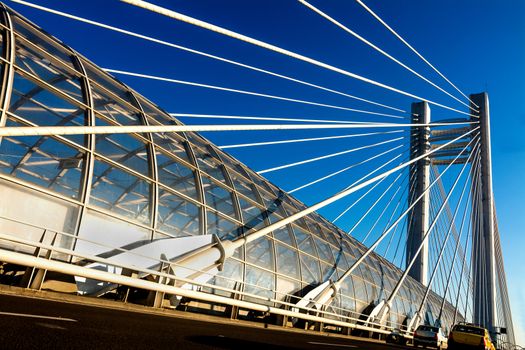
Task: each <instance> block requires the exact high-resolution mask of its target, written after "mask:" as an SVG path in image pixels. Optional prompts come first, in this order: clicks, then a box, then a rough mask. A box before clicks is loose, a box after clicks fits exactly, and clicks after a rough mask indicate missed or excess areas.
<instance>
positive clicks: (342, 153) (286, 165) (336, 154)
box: [257, 136, 405, 175]
mask: <svg viewBox="0 0 525 350" xmlns="http://www.w3.org/2000/svg"><path fill="white" fill-rule="evenodd" d="M404 138H405V137H404V136H402V137H397V138H395V139H390V140H386V141H381V142H376V143H374V144H371V145H366V146H360V147H356V148H352V149H347V150H344V151H341V152H335V153H330V154H326V155H324V156H320V157H314V158H310V159H305V160H301V161H298V162H293V163H288V164H284V165H280V166H277V167H273V168H268V169H264V170H259V171H257V174H260V175H261V174H266V173H270V172H273V171H277V170H283V169H288V168H292V167H295V166H298V165H303V164H307V163H312V162H317V161H319V160H324V159H328V158H333V157H337V156H341V155H344V154H348V153H353V152H357V151H361V150H364V149H368V148H373V147H377V146H381V145H386V144H388V143H392V142H396V141H400V140H403V139H404Z"/></svg>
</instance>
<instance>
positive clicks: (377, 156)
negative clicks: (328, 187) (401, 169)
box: [287, 145, 405, 194]
mask: <svg viewBox="0 0 525 350" xmlns="http://www.w3.org/2000/svg"><path fill="white" fill-rule="evenodd" d="M403 146H405V145H399V146H397V147H394V148H391V149H389V150H387V151H384V152H381V153H379V154H376V155H375V156H372V157H369V158H367V159H365V160H362V161H360V162H357V163H354V164H352V165H349V166H347V167H345V168H343V169H340V170H337V171H335V172H333V173H330V174H328V175H325V176H323V177H320V178H318V179H316V180H313V181H310V182H308V183H306V184H304V185H301V186H299V187H296V188H294V189H293V190H290V191H287V193H290V194H291V193H294V192H297V191H299V190H302V189H303V188H307V187H310V186H312V185H315V184H316V183H319V182H321V181H324V180H327V179H329V178H331V177H334V176H336V175H339V174H341V173H343V172H345V171H348V170H350V169H353V168H355V167H356V166H359V165H363V164H365V163H368V162H370V161H372V160H374V159H376V158H379V157H381V156H384V155H385V154H388V153H391V152H393V151H395V150H397V149H399V148H401V147H403ZM403 153H405V152H401V153H399V154H398V155H397V156H396V157H395V158H393V159H392V160H390V161H389V162H388V163H390V162H392V161H394V160H395V159H397V158H399V157H401V155H403Z"/></svg>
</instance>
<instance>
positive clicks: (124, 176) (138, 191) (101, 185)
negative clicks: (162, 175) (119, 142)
mask: <svg viewBox="0 0 525 350" xmlns="http://www.w3.org/2000/svg"><path fill="white" fill-rule="evenodd" d="M150 187H151V185H150V183H149V182H146V181H145V180H142V179H140V178H138V177H136V176H134V175H132V174H130V173H127V172H125V171H123V170H121V169H119V168H116V167H114V166H112V165H110V164H108V163H106V162H103V161H101V160H99V159H97V160H96V161H95V168H94V173H93V184H92V186H91V199H90V203H91V204H93V205H96V206H98V207H101V208H104V209H106V210H109V211H111V212H114V213H117V214H119V215H123V216H125V217H127V218H130V219H133V220H137V221H139V222H142V223H144V224H149V223H150V213H149V210H150V208H149V203H150Z"/></svg>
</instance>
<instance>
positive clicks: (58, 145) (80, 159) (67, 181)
mask: <svg viewBox="0 0 525 350" xmlns="http://www.w3.org/2000/svg"><path fill="white" fill-rule="evenodd" d="M7 125H8V126H16V124H15V123H12V122H8V124H7ZM84 159H85V154H84V153H83V152H82V151H79V150H77V149H75V148H72V147H70V146H68V145H66V144H64V143H62V142H60V141H57V140H55V139H52V138H49V137H6V138H3V140H2V142H1V143H0V171H1V172H3V173H5V174H8V175H11V176H16V177H17V178H20V179H23V180H25V181H28V182H30V183H33V184H36V185H38V186H40V187H44V188H47V189H49V190H52V191H55V192H58V193H61V194H63V195H65V196H67V197H70V198H74V199H79V198H80V185H81V178H82V176H81V175H82V169H83V166H84Z"/></svg>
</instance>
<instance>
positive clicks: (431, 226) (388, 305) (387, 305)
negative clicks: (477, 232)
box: [381, 135, 479, 323]
mask: <svg viewBox="0 0 525 350" xmlns="http://www.w3.org/2000/svg"><path fill="white" fill-rule="evenodd" d="M478 139H479V137H478V135H476V136H475V137H474V138H473V139H472V140H471V141H470V142H469V145H468V146H470V144H471V143H472V142H473V141H476V143H475V145H474V147H477V145H478V144H479V140H478ZM468 146H467V147H468ZM467 147H465V148H463V150H462V151H461V152H460V153H459V154H458V156H457V157H456V158H454V161H453V162H452V163H451V164H450V165H452V164H454V162H455V161H456V160H457V159H458V158H459V156H461V155H462V154H463V152H465V150H466V149H467ZM471 157H472V154H470V155H469V159H470V158H471ZM467 164H468V163H465V164H464V165H463V167H462V168H461V171H460V173H459V175H458V176H457V177H456V180H455V181H454V183H453V185H452V187H451V190H450V192H449V193H448V195H447V198H446V201H448V200H449V199H450V196H451V194H452V192H453V191H454V189H455V187H456V185H457V183H458V181H459V179H460V177H461V175H462V174H463V172H464V171H465V168H466V166H467ZM448 169H449V167H447V168H446V170H448ZM442 174H443V173H442ZM435 183H436V181H434V182H432V184H435ZM420 197H421V196H420ZM445 203H446V202H445ZM445 203H443V205H441V208H440V210H439V212H438V214H437V217H435V218H434V220H433V221H432V223H431V224H430V226H429V228H428V230H427V232H425V235H424V236H423V242H425V241H426V240H427V237H428V235H429V233H430V232H432V230H433V229H434V227H435V225H436V223H437V219H438V218H439V216H440V214H441V213H442V212H443V209H444V205H445ZM422 247H423V244H420V245H419V247H418V249H417V250H416V252H415V253H414V256H413V257H412V260H411V261H410V263H408V265H407V266H406V269H405V271H404V272H403V275H402V276H401V278H400V279H399V281H398V282H397V284H396V286H395V287H394V289H393V290H392V292H391V294H390V296H389V298H388V300H387V301H386V303H385V306H384V308H383V310H384V311H383V316H382V317H385V316H386V313H387V312H388V311H389V310H390V305H391V303H392V300H393V298H394V297H395V296H396V295H397V293H398V292H399V290H400V289H401V286H402V285H403V283H404V282H405V279H406V277H407V276H408V273H409V271H410V269H411V268H412V266H413V265H414V263H415V261H416V258H417V256H418V255H419V253H420V252H421V249H422ZM381 323H382V322H381Z"/></svg>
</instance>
